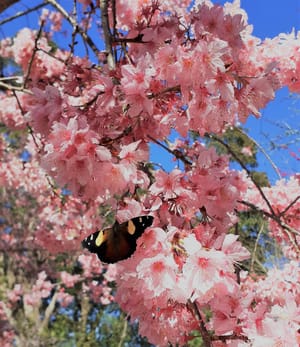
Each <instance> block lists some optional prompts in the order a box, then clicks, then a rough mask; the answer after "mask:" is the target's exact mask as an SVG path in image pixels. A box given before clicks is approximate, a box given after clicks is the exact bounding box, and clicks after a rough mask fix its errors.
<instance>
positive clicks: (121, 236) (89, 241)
mask: <svg viewBox="0 0 300 347" xmlns="http://www.w3.org/2000/svg"><path fill="white" fill-rule="evenodd" d="M152 222H153V217H152V216H140V217H136V218H133V219H130V220H129V221H127V222H124V223H121V224H119V223H118V222H115V224H114V225H113V226H112V227H111V228H107V229H103V230H98V231H96V232H95V233H93V234H91V235H89V236H88V237H86V238H85V239H84V240H83V241H82V246H83V247H84V248H87V249H88V250H89V251H90V252H92V253H96V254H97V256H98V258H99V259H100V260H101V261H102V262H104V263H116V262H118V261H120V260H123V259H127V258H129V257H130V256H131V255H132V254H133V253H134V251H135V250H136V241H137V239H138V238H139V237H140V236H141V235H142V234H143V232H144V231H145V229H146V228H147V227H149V226H150V225H151V224H152Z"/></svg>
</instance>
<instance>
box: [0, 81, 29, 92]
mask: <svg viewBox="0 0 300 347" xmlns="http://www.w3.org/2000/svg"><path fill="white" fill-rule="evenodd" d="M0 87H1V88H3V89H6V90H11V91H15V92H24V93H27V94H33V93H32V92H31V91H30V90H28V89H25V88H24V87H18V86H13V85H11V84H7V83H3V82H1V81H0Z"/></svg>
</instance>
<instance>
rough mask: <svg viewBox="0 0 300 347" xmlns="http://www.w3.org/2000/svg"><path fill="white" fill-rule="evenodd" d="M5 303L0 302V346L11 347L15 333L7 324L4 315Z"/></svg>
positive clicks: (5, 315)
mask: <svg viewBox="0 0 300 347" xmlns="http://www.w3.org/2000/svg"><path fill="white" fill-rule="evenodd" d="M6 311H7V309H6V307H5V303H4V302H2V301H0V341H1V346H3V347H11V346H12V345H13V341H14V338H15V333H14V331H13V329H12V327H11V325H10V323H9V318H8V316H7V313H6Z"/></svg>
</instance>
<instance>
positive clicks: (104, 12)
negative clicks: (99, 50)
mask: <svg viewBox="0 0 300 347" xmlns="http://www.w3.org/2000/svg"><path fill="white" fill-rule="evenodd" d="M100 10H101V22H102V28H103V35H104V42H105V49H106V53H107V63H108V67H109V69H110V70H113V69H114V68H115V66H116V61H115V57H114V54H113V48H112V35H111V32H110V26H109V19H108V0H100ZM114 30H115V29H114Z"/></svg>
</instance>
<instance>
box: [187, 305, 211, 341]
mask: <svg viewBox="0 0 300 347" xmlns="http://www.w3.org/2000/svg"><path fill="white" fill-rule="evenodd" d="M187 308H188V309H189V310H190V311H191V312H192V314H193V315H194V317H195V318H196V319H197V321H198V322H199V329H200V334H201V337H202V340H203V346H204V347H212V339H211V336H210V335H209V332H208V330H207V329H206V326H205V323H204V321H203V318H202V316H201V313H200V311H199V309H198V306H197V304H196V303H195V302H192V301H191V300H188V302H187Z"/></svg>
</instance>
